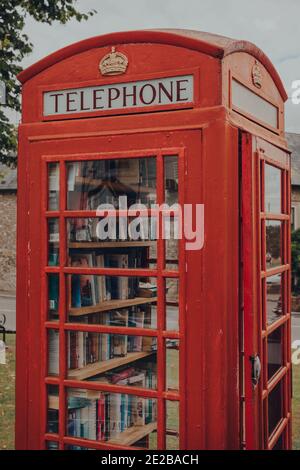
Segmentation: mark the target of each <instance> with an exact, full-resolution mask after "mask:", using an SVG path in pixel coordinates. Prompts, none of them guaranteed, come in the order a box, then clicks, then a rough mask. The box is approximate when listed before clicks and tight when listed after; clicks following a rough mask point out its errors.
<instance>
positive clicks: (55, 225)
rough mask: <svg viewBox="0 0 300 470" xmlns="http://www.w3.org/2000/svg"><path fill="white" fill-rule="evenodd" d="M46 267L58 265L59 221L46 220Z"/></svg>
mask: <svg viewBox="0 0 300 470" xmlns="http://www.w3.org/2000/svg"><path fill="white" fill-rule="evenodd" d="M48 242H49V245H48V266H58V265H59V219H48Z"/></svg>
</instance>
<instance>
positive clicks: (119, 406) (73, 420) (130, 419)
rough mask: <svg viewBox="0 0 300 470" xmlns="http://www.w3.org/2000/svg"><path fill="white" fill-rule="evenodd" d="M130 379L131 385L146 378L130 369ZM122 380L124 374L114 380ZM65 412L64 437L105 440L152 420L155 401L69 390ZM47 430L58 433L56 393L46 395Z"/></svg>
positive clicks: (119, 382) (155, 408)
mask: <svg viewBox="0 0 300 470" xmlns="http://www.w3.org/2000/svg"><path fill="white" fill-rule="evenodd" d="M120 375H122V374H120ZM122 376H123V377H124V374H123V375H122ZM130 378H131V381H132V383H134V385H135V386H143V385H144V384H145V381H146V378H145V373H137V374H136V375H134V372H133V373H132V375H131V377H130ZM126 380H128V377H127V378H123V379H119V381H117V382H116V383H118V384H124V383H125V382H126ZM147 380H149V379H147ZM67 414H68V419H67V432H68V436H72V437H78V438H84V439H91V440H98V441H109V440H112V439H115V438H117V437H118V436H120V435H121V433H123V432H124V431H126V430H127V429H129V428H131V427H134V426H135V427H141V426H145V425H146V424H149V423H154V422H156V420H157V402H156V399H152V398H143V397H139V396H135V395H127V394H119V393H107V392H96V391H92V390H75V389H72V390H70V392H69V396H68V411H67ZM48 432H50V433H58V396H53V395H52V396H49V400H48Z"/></svg>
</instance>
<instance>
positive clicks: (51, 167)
mask: <svg viewBox="0 0 300 470" xmlns="http://www.w3.org/2000/svg"><path fill="white" fill-rule="evenodd" d="M48 210H49V211H58V210H59V163H49V164H48Z"/></svg>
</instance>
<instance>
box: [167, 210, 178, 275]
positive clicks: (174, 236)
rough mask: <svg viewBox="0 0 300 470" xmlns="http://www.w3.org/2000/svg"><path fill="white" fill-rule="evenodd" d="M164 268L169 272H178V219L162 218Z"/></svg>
mask: <svg viewBox="0 0 300 470" xmlns="http://www.w3.org/2000/svg"><path fill="white" fill-rule="evenodd" d="M164 220H165V224H164V237H165V267H166V269H167V270H169V271H177V270H178V257H179V250H178V246H179V219H178V217H174V218H164Z"/></svg>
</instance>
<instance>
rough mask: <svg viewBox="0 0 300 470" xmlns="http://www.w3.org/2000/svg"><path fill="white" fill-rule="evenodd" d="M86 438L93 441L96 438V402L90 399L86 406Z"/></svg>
mask: <svg viewBox="0 0 300 470" xmlns="http://www.w3.org/2000/svg"><path fill="white" fill-rule="evenodd" d="M88 421H89V427H88V436H87V437H88V439H92V440H93V441H95V440H96V439H97V402H96V400H91V401H90V403H89V406H88Z"/></svg>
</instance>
